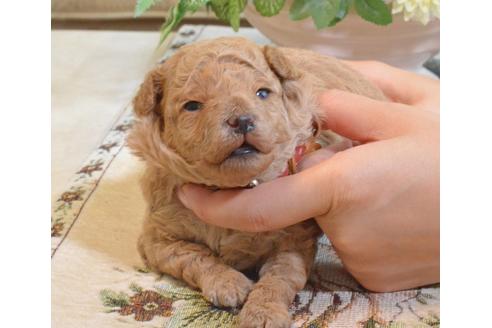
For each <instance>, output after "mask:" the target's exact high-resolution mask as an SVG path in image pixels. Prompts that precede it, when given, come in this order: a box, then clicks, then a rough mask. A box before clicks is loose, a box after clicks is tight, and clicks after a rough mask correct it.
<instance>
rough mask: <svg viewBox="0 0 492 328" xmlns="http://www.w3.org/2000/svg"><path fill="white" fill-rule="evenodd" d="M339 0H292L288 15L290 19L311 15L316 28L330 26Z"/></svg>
mask: <svg viewBox="0 0 492 328" xmlns="http://www.w3.org/2000/svg"><path fill="white" fill-rule="evenodd" d="M340 3H341V0H294V2H293V3H292V6H291V7H290V11H289V17H290V19H292V20H302V19H305V18H307V17H309V16H312V17H313V21H314V25H316V28H317V29H321V28H323V27H327V26H330V23H331V22H332V21H333V20H334V19H335V18H336V16H337V14H338V12H339V8H340Z"/></svg>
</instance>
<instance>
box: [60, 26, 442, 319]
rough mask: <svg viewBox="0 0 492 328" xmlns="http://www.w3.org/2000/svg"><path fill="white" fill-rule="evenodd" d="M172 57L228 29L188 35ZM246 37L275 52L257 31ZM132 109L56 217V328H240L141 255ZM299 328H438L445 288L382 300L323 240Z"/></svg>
mask: <svg viewBox="0 0 492 328" xmlns="http://www.w3.org/2000/svg"><path fill="white" fill-rule="evenodd" d="M180 32H181V33H178V34H177V36H176V38H175V39H174V40H173V46H172V47H171V49H170V50H169V51H168V53H167V54H166V55H168V56H169V55H171V54H172V52H173V51H174V50H175V49H177V48H179V46H180V45H183V44H186V43H189V42H193V41H195V40H197V39H202V38H209V37H217V36H222V35H229V34H231V32H230V30H229V29H228V28H222V27H203V26H184V27H183V28H182V29H181V31H180ZM242 34H243V35H244V36H246V37H249V38H252V39H253V40H255V41H257V42H260V43H266V42H268V40H266V39H265V38H264V37H262V36H261V35H259V34H258V32H256V31H255V30H253V29H242ZM131 124H132V116H131V108H130V107H129V108H127V109H126V110H125V112H124V113H123V114H122V116H121V117H120V119H119V121H118V122H117V123H116V124H115V126H114V127H113V128H112V130H111V131H110V133H109V134H108V136H107V137H106V138H105V139H104V140H103V142H102V143H101V145H100V146H99V147H98V148H97V149H95V150H94V152H93V154H92V155H91V156H90V158H89V159H88V160H87V162H86V163H85V165H84V166H83V167H81V168H80V170H79V171H78V173H77V174H76V175H75V177H74V179H73V180H72V182H71V184H70V185H69V187H68V188H67V189H66V191H65V192H63V193H62V194H61V195H60V196H59V197H57V198H55V199H54V203H53V212H52V227H51V237H52V321H53V327H173V328H174V327H234V325H235V322H236V314H237V310H234V309H220V308H216V307H214V306H213V305H211V304H210V303H208V302H207V301H206V300H205V299H204V298H202V297H201V295H200V293H198V292H197V291H194V290H192V289H190V288H188V287H186V285H184V284H182V283H181V282H179V281H176V280H175V279H173V278H171V277H169V276H158V275H156V274H154V273H151V272H148V270H147V269H146V268H145V267H143V264H142V262H141V260H140V258H139V256H138V254H137V251H136V239H137V236H138V234H139V230H140V225H141V221H142V218H143V213H144V206H145V204H144V201H143V198H142V196H141V193H140V190H139V184H138V179H139V176H140V174H141V173H142V163H141V162H139V161H138V160H137V159H136V158H134V157H133V156H132V155H131V154H130V153H129V150H128V148H127V147H126V146H125V137H126V135H127V133H128V129H129V128H130V127H131ZM291 313H292V315H293V318H294V324H293V326H294V327H310V328H317V327H367V328H369V327H438V326H439V287H435V286H434V287H429V288H422V289H415V290H408V291H403V292H396V293H383V294H374V293H369V292H366V291H364V290H363V288H362V287H360V286H359V285H358V284H357V282H356V281H354V280H353V279H352V277H351V276H350V275H349V274H348V273H347V272H346V271H345V270H344V269H343V267H342V265H341V263H340V261H339V259H338V258H337V256H336V254H335V252H334V250H333V248H332V247H331V245H330V244H329V242H328V241H327V240H326V238H324V239H322V240H320V249H319V252H318V254H317V259H316V264H315V267H314V270H313V273H312V276H311V277H310V279H309V282H308V285H307V286H306V288H305V289H304V290H303V291H302V292H300V293H299V294H298V295H297V297H296V299H295V301H294V303H293V304H292V306H291Z"/></svg>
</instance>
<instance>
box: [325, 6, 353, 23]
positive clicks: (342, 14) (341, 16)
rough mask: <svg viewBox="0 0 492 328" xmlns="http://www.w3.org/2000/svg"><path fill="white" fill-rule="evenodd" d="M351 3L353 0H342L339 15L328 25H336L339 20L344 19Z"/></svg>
mask: <svg viewBox="0 0 492 328" xmlns="http://www.w3.org/2000/svg"><path fill="white" fill-rule="evenodd" d="M351 5H352V0H340V6H339V7H338V12H337V15H336V16H335V18H333V20H332V21H331V22H330V24H329V25H328V26H335V25H336V24H337V23H338V22H340V21H342V20H343V19H344V18H345V16H347V14H348V12H349V9H350V6H351Z"/></svg>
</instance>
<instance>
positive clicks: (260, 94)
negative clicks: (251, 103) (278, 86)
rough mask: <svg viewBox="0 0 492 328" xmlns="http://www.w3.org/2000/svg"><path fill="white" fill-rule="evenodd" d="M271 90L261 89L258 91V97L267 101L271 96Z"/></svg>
mask: <svg viewBox="0 0 492 328" xmlns="http://www.w3.org/2000/svg"><path fill="white" fill-rule="evenodd" d="M270 92H271V91H270V90H268V89H266V88H261V89H259V90H258V91H256V96H258V98H260V99H263V100H264V99H267V98H268V96H269V95H270Z"/></svg>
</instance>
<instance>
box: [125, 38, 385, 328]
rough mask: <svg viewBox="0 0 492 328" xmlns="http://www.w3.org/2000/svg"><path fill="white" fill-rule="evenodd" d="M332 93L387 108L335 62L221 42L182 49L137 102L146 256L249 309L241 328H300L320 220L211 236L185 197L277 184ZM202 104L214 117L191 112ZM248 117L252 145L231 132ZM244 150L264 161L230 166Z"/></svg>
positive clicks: (216, 299)
mask: <svg viewBox="0 0 492 328" xmlns="http://www.w3.org/2000/svg"><path fill="white" fill-rule="evenodd" d="M260 88H268V89H270V90H271V91H272V92H271V94H270V96H269V97H268V98H267V99H265V100H262V99H259V98H258V97H257V96H256V91H257V90H258V89H260ZM330 88H336V89H342V90H347V91H350V92H354V93H358V94H362V95H366V96H369V97H373V98H376V99H383V95H382V93H381V92H380V91H379V90H378V89H376V88H375V87H374V86H372V85H371V84H370V83H369V82H368V81H366V80H365V79H364V78H362V77H361V76H360V75H359V74H358V73H356V72H354V71H352V70H351V69H350V68H348V67H347V66H345V65H343V64H341V63H340V62H339V61H337V60H336V59H334V58H329V57H325V56H321V55H319V54H316V53H313V52H310V51H305V50H299V49H288V48H273V47H269V46H265V47H261V46H258V45H256V44H254V43H252V42H250V41H248V40H246V39H242V38H220V39H215V40H211V41H203V42H198V43H195V44H191V45H188V46H185V47H182V48H181V49H180V50H179V51H178V52H177V53H176V54H175V55H174V56H173V57H172V58H170V59H169V60H168V61H167V62H165V63H163V64H161V65H159V66H157V67H156V68H155V69H154V70H153V71H151V72H150V73H149V74H148V75H147V77H146V78H145V81H144V82H143V84H142V85H141V88H140V90H139V92H138V94H137V95H136V97H135V99H134V110H135V113H136V115H137V117H138V120H137V123H136V124H135V126H134V128H133V129H132V132H131V134H130V136H129V138H128V143H129V146H130V147H131V148H132V149H133V151H134V153H135V154H136V155H137V156H139V157H141V158H142V159H144V160H145V161H146V163H147V168H146V172H145V175H144V177H143V179H142V188H143V192H144V196H145V199H146V201H147V203H148V209H147V214H146V218H145V222H144V225H143V232H142V234H141V237H140V239H139V243H138V248H139V251H140V254H141V255H142V257H143V259H144V260H145V262H146V263H147V265H149V266H150V267H151V268H152V269H154V270H156V271H158V272H163V273H167V274H170V275H172V276H174V277H176V278H179V279H183V280H184V281H186V282H187V283H188V284H189V285H191V286H193V287H196V288H199V289H201V291H202V293H203V294H204V295H205V297H207V299H209V300H210V301H211V302H212V303H214V304H215V305H218V306H239V305H242V304H243V303H244V305H243V308H242V310H241V313H240V326H241V327H288V326H289V325H290V318H289V315H288V311H287V310H288V306H289V304H290V303H291V302H292V300H293V299H294V296H295V294H296V293H297V292H298V291H299V290H301V289H302V288H303V287H304V285H305V283H306V281H307V278H308V274H309V270H310V267H311V264H312V262H313V258H314V254H315V251H316V241H317V237H318V236H319V235H320V230H319V228H318V227H317V226H316V224H315V223H314V222H313V221H312V220H309V221H306V222H303V223H300V224H296V225H293V226H291V227H288V228H286V229H282V230H279V231H272V232H266V233H247V232H240V231H234V230H230V229H222V228H219V227H215V226H210V225H207V224H205V223H203V222H202V221H200V220H198V219H197V218H196V217H195V215H194V213H192V212H191V211H190V210H188V209H187V208H185V207H184V206H183V205H182V204H181V203H180V201H179V200H178V198H177V196H176V190H177V188H178V187H179V186H181V185H182V184H183V183H189V182H193V183H199V184H204V185H207V186H211V187H218V188H230V187H240V186H245V185H247V184H248V183H249V182H250V181H251V180H253V179H257V180H258V181H260V182H264V181H269V180H272V179H275V178H277V177H278V176H280V175H281V173H282V172H283V171H284V170H285V168H286V166H287V161H288V159H289V158H291V157H292V155H293V153H294V151H295V148H296V146H298V145H300V144H303V143H304V142H306V140H308V138H310V137H311V136H312V134H313V128H312V126H313V121H319V119H320V112H319V109H318V108H319V107H318V105H317V102H316V99H317V95H318V94H319V93H320V92H321V91H323V90H325V89H330ZM191 100H193V101H199V102H201V103H203V108H202V109H201V110H199V111H195V112H187V111H185V110H183V104H184V103H186V102H187V101H191ZM241 114H249V115H252V116H253V117H254V118H255V123H256V128H255V130H254V131H252V132H250V133H248V134H246V135H242V134H237V133H234V132H233V131H232V130H231V127H230V126H228V124H226V122H227V120H228V119H230V118H231V117H234V116H237V115H241ZM244 142H248V143H249V144H252V145H254V146H255V147H256V148H257V149H258V150H259V152H258V154H256V155H254V156H248V157H247V158H230V157H229V154H230V153H231V152H232V151H233V150H234V149H236V148H238V147H239V146H240V145H242V144H243V143H244ZM233 219H234V218H231V220H233ZM249 269H256V270H258V273H259V280H258V282H256V283H253V282H252V281H251V280H250V279H248V278H247V277H246V276H245V275H244V274H243V273H241V271H244V270H249Z"/></svg>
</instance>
